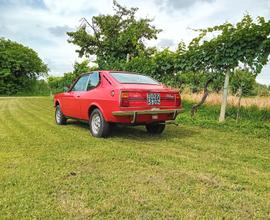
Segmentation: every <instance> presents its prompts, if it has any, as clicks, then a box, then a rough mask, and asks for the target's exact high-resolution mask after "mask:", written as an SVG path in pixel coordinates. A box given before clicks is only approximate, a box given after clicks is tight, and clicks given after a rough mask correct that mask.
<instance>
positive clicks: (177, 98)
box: [175, 93, 181, 106]
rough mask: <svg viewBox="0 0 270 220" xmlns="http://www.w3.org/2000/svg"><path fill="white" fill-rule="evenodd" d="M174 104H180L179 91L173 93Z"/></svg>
mask: <svg viewBox="0 0 270 220" xmlns="http://www.w3.org/2000/svg"><path fill="white" fill-rule="evenodd" d="M175 105H176V106H180V105H181V96H180V93H176V94H175Z"/></svg>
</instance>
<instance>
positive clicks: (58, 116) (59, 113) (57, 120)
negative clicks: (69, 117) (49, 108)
mask: <svg viewBox="0 0 270 220" xmlns="http://www.w3.org/2000/svg"><path fill="white" fill-rule="evenodd" d="M55 118H56V122H57V123H60V122H61V111H60V108H59V107H57V108H56V114H55Z"/></svg>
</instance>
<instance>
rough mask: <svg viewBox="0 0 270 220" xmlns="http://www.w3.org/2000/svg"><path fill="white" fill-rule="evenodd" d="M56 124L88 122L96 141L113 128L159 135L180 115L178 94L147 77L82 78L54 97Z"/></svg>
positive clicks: (98, 74)
mask: <svg viewBox="0 0 270 220" xmlns="http://www.w3.org/2000/svg"><path fill="white" fill-rule="evenodd" d="M54 106H55V120H56V123H57V124H59V125H63V124H66V121H67V119H68V118H73V119H79V120H83V121H87V122H89V126H90V132H91V134H92V135H93V136H95V137H105V136H107V135H108V134H109V131H110V128H111V125H112V124H115V123H124V124H129V125H145V127H146V130H147V131H148V132H149V133H152V134H160V133H162V132H163V130H164V128H165V122H166V121H168V120H174V119H175V118H176V116H177V114H178V113H179V112H181V97H180V94H179V91H177V90H173V89H170V88H167V87H165V86H164V85H162V84H161V83H159V82H157V81H156V80H154V79H152V78H151V77H149V76H144V75H141V74H135V73H129V72H119V71H96V72H92V73H86V74H82V75H81V76H80V77H78V79H77V80H76V81H75V82H74V83H73V84H72V86H71V87H70V88H69V89H68V91H67V92H63V93H59V94H56V95H55V96H54Z"/></svg>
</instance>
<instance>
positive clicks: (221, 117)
mask: <svg viewBox="0 0 270 220" xmlns="http://www.w3.org/2000/svg"><path fill="white" fill-rule="evenodd" d="M229 81H230V71H229V70H228V71H227V72H226V75H225V81H224V89H223V98H222V103H221V109H220V115H219V122H224V120H225V113H226V106H227V99H228V89H229V88H228V87H229Z"/></svg>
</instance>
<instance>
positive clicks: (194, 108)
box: [191, 79, 213, 117]
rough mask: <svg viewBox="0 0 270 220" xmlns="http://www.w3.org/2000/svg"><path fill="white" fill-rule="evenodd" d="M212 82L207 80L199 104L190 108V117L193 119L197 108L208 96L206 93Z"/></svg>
mask: <svg viewBox="0 0 270 220" xmlns="http://www.w3.org/2000/svg"><path fill="white" fill-rule="evenodd" d="M212 81H213V79H208V80H207V82H206V83H205V85H204V93H203V96H202V99H201V101H200V102H199V103H197V104H195V105H193V106H192V108H191V117H194V115H195V112H197V110H198V108H199V107H200V106H201V105H202V104H203V103H204V102H205V100H206V98H207V96H208V94H209V91H208V85H209V84H210V83H211V82H212Z"/></svg>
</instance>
